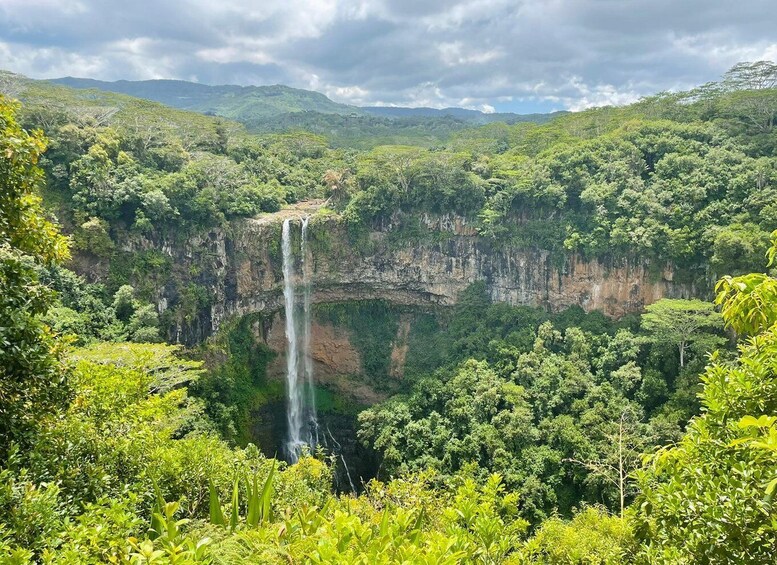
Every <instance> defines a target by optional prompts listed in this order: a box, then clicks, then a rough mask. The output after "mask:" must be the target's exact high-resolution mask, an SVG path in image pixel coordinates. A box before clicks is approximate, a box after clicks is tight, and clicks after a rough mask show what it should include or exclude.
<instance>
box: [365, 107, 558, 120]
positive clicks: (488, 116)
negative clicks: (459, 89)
mask: <svg viewBox="0 0 777 565" xmlns="http://www.w3.org/2000/svg"><path fill="white" fill-rule="evenodd" d="M361 109H362V110H364V111H365V112H367V113H368V114H372V115H373V116H381V117H387V118H421V117H423V118H441V117H446V116H447V117H452V118H456V119H459V120H463V121H465V122H472V123H478V124H486V123H492V122H506V123H508V124H512V123H517V122H536V123H542V122H546V121H548V120H550V119H551V118H553V117H554V116H556V115H558V114H561V113H563V112H553V113H551V114H513V113H511V112H506V113H496V112H492V113H486V112H481V111H480V110H468V109H466V108H441V109H438V108H424V107H421V108H406V107H403V106H364V107H362V108H361Z"/></svg>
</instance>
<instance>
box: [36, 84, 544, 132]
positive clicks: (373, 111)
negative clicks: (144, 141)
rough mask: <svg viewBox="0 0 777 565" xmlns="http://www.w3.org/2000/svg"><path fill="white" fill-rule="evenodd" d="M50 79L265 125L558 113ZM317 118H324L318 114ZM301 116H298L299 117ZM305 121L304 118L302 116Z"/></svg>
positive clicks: (257, 89)
mask: <svg viewBox="0 0 777 565" xmlns="http://www.w3.org/2000/svg"><path fill="white" fill-rule="evenodd" d="M51 82H54V83H57V84H61V85H64V86H69V87H71V88H79V89H86V88H95V89H97V90H102V91H107V92H116V93H119V94H128V95H130V96H134V97H136V98H146V99H148V100H153V101H155V102H161V103H162V104H166V105H168V106H172V107H174V108H180V109H183V110H193V111H195V112H200V113H203V114H209V115H216V116H223V117H225V118H230V119H233V120H237V121H240V122H243V123H244V124H246V125H248V126H249V128H252V129H263V128H262V124H264V123H266V122H268V121H272V122H275V121H277V119H278V117H279V116H283V115H285V114H296V113H299V112H313V113H315V114H336V115H340V116H351V117H354V116H372V117H378V118H388V119H400V120H403V119H408V118H410V119H416V120H417V119H419V118H421V119H423V118H455V119H456V120H459V121H461V122H465V123H469V124H473V125H474V124H487V123H492V122H506V123H517V122H537V123H542V122H546V121H548V120H549V119H551V118H552V117H553V116H554V115H555V114H525V115H524V114H512V113H501V114H496V113H492V114H487V113H485V112H480V111H478V110H467V109H465V108H443V109H437V108H406V107H401V106H367V107H359V106H350V105H348V104H339V103H337V102H334V101H332V100H330V99H329V98H327V97H326V96H325V95H323V94H321V93H320V92H315V91H312V90H303V89H300V88H291V87H289V86H283V85H279V84H278V85H274V86H235V85H222V86H209V85H206V84H200V83H196V82H187V81H184V80H139V81H129V80H119V81H116V82H106V81H101V80H93V79H88V78H74V77H64V78H57V79H52V80H51ZM315 119H316V120H320V118H318V117H316V118H315ZM296 120H297V121H300V119H299V118H297V119H296ZM302 121H304V117H303V118H302Z"/></svg>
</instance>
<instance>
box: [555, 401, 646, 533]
mask: <svg viewBox="0 0 777 565" xmlns="http://www.w3.org/2000/svg"><path fill="white" fill-rule="evenodd" d="M645 431H646V426H645V425H644V424H642V423H641V422H639V419H638V415H637V414H635V413H634V409H633V408H632V407H627V408H625V409H624V410H623V412H621V415H620V418H619V419H618V424H617V427H615V429H613V430H612V432H611V433H608V434H606V436H605V437H606V439H607V440H608V441H607V442H604V443H602V444H601V445H600V446H599V447H600V448H601V451H602V452H601V453H597V454H596V456H595V457H593V458H591V459H585V460H580V459H575V458H568V459H566V461H570V462H572V463H577V464H579V465H582V466H583V467H585V468H586V469H588V471H589V472H590V473H591V476H592V477H597V478H601V479H603V480H604V481H605V482H606V483H608V484H609V485H610V486H612V487H613V488H615V490H616V491H617V493H618V502H619V505H620V517H621V518H623V513H624V511H625V509H626V498H627V496H633V494H634V492H633V491H634V489H633V488H632V487H631V482H632V480H633V473H634V471H636V470H637V469H639V468H640V462H641V460H642V454H643V453H644V451H645V448H646V447H647V446H648V445H649V443H650V437H649V435H648V434H646V433H645Z"/></svg>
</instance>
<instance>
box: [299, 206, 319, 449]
mask: <svg viewBox="0 0 777 565" xmlns="http://www.w3.org/2000/svg"><path fill="white" fill-rule="evenodd" d="M309 220H310V217H309V216H305V218H304V219H303V220H302V242H301V243H300V253H301V255H302V352H301V354H302V375H303V377H304V379H305V388H306V390H307V420H308V445H310V447H311V449H314V448H315V447H316V445H317V444H318V414H317V413H316V389H315V386H314V383H313V358H312V357H311V355H310V342H311V316H310V314H311V312H310V292H311V283H310V270H311V268H312V265H310V264H309V261H308V252H307V245H308V221H309Z"/></svg>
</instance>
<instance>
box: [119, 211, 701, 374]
mask: <svg viewBox="0 0 777 565" xmlns="http://www.w3.org/2000/svg"><path fill="white" fill-rule="evenodd" d="M320 206H321V203H306V204H301V205H299V206H298V207H297V208H290V209H286V210H283V211H281V212H278V213H276V214H266V215H263V216H261V217H259V218H256V219H251V220H242V221H238V222H234V223H232V224H231V225H230V226H229V228H227V229H216V230H212V231H210V232H208V233H205V234H200V235H198V236H194V237H191V238H189V239H187V240H185V241H178V242H167V241H165V242H151V241H145V240H144V241H139V242H136V243H135V244H134V245H133V249H134V250H138V249H150V248H155V249H157V250H159V251H161V252H162V253H164V254H166V255H167V256H169V257H170V259H171V264H172V265H173V270H174V271H175V272H176V273H177V274H180V277H179V278H182V279H183V280H187V281H188V280H192V275H191V273H196V277H195V278H194V279H193V282H196V284H198V285H199V286H201V287H205V288H207V290H208V292H209V294H210V296H209V304H208V306H207V307H204V308H202V309H200V310H199V311H198V312H196V313H195V314H194V315H192V313H191V312H188V313H187V315H186V317H185V318H184V317H183V316H181V319H180V320H178V322H177V327H176V328H175V329H174V330H173V332H172V335H171V336H170V338H171V339H172V340H174V341H180V342H183V343H187V344H195V343H197V342H200V341H202V340H203V339H205V338H206V337H207V336H209V335H211V334H212V333H214V332H215V331H217V330H218V328H219V327H220V326H221V324H222V323H223V322H224V320H226V319H228V318H231V317H234V316H242V315H245V314H249V313H252V312H262V313H265V314H268V315H269V314H273V313H275V312H278V311H280V310H282V307H283V299H282V286H283V277H282V273H281V258H280V237H281V224H282V222H283V220H284V219H286V218H290V219H292V220H293V221H296V220H301V218H303V217H304V216H306V215H312V216H311V221H310V228H309V230H310V231H309V234H310V243H309V246H308V249H309V253H310V256H309V257H307V261H306V263H307V264H308V265H309V266H311V271H310V278H311V280H312V283H313V295H312V300H313V302H314V303H323V302H347V301H353V300H369V299H383V300H387V301H390V302H393V303H396V304H403V305H419V306H431V305H452V304H455V302H456V300H457V297H458V295H459V293H460V292H461V291H463V290H464V289H466V288H467V287H468V286H469V285H470V284H472V283H473V282H476V281H484V282H485V284H486V288H487V289H488V292H489V294H490V295H491V298H492V299H493V300H495V301H502V302H507V303H509V304H513V305H531V306H539V307H543V308H546V309H548V310H561V309H564V308H566V307H569V306H573V305H579V306H581V307H583V308H584V309H586V310H589V311H590V310H601V311H603V312H604V313H605V314H606V315H608V316H613V317H619V316H622V315H623V314H626V313H628V312H635V311H640V310H641V309H642V308H644V306H646V305H647V304H651V303H652V302H655V301H656V300H658V299H660V298H662V297H673V298H685V297H696V296H699V297H701V296H704V295H705V292H708V291H709V289H708V288H705V289H698V288H695V287H694V286H693V285H690V284H684V283H680V282H678V277H677V276H676V275H677V273H676V270H675V268H674V266H673V265H670V264H661V265H657V264H651V263H650V262H649V261H648V260H645V259H641V258H637V257H632V258H629V259H607V260H605V259H585V258H583V257H580V256H578V255H575V254H569V255H567V256H564V257H559V256H555V257H553V256H551V254H550V253H549V252H547V251H544V250H541V249H535V248H525V247H523V248H521V247H515V246H511V245H508V244H503V243H501V242H499V241H494V240H491V239H487V238H482V237H480V236H478V235H477V230H476V229H475V227H474V226H473V224H472V222H471V221H468V220H467V219H465V218H462V217H457V216H450V215H448V216H430V215H425V216H422V217H421V221H422V222H423V224H425V226H426V229H427V230H428V232H427V233H428V234H429V237H425V238H424V239H422V240H421V241H415V240H414V241H412V242H403V241H402V240H401V238H397V237H396V233H395V230H396V226H394V225H392V223H391V222H390V221H387V222H385V224H384V225H381V226H377V227H376V228H375V229H374V230H373V231H372V232H370V233H369V234H367V236H366V237H364V238H362V239H361V240H360V243H358V245H354V243H353V239H352V236H351V235H350V234H349V233H348V230H347V228H346V226H345V225H344V224H343V222H342V221H341V220H340V219H339V217H338V216H337V215H335V214H333V213H328V214H324V213H318V212H317V210H318V209H319V208H320ZM297 249H298V247H297ZM708 286H709V285H708ZM154 298H155V301H156V303H157V304H159V305H160V309H165V308H167V307H169V306H174V305H175V304H176V302H177V300H178V297H177V296H176V290H175V287H174V285H165V286H163V287H160V288H159V289H158V291H157V296H155V297H154ZM314 331H318V332H322V331H324V330H322V329H320V328H319V329H318V330H314ZM322 337H326V339H327V340H329V341H330V342H331V343H332V344H333V345H332V347H335V346H334V343H336V341H337V336H336V335H335V334H331V333H330V334H327V335H326V336H324V335H323V334H322ZM400 341H401V340H400ZM327 355H329V353H324V352H323V351H322V352H319V357H320V359H319V360H318V363H319V364H320V365H321V366H322V368H325V367H326V366H327V364H328V363H329V361H331V360H328V359H327V358H326V356H327ZM336 355H337V356H338V358H340V357H342V358H346V357H348V355H346V354H345V353H337V354H336ZM395 356H396V357H397V359H396V363H394V364H395V365H396V367H400V366H401V365H402V363H401V358H402V356H403V353H402V349H401V346H398V349H397V350H396V351H395ZM392 371H393V373H394V374H396V375H397V376H399V375H400V374H401V370H400V369H392Z"/></svg>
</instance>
